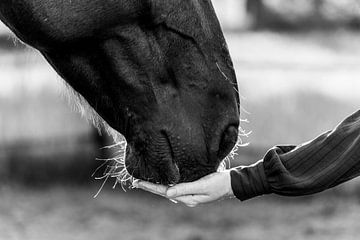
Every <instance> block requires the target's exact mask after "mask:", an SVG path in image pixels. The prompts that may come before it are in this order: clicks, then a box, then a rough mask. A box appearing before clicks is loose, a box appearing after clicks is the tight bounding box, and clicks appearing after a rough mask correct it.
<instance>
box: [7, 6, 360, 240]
mask: <svg viewBox="0 0 360 240" xmlns="http://www.w3.org/2000/svg"><path fill="white" fill-rule="evenodd" d="M213 4H214V6H215V9H216V11H217V13H218V16H219V19H220V21H221V24H222V26H223V28H224V32H225V37H226V39H227V42H228V45H229V48H230V51H231V55H232V58H233V61H234V64H235V68H236V72H237V77H238V83H239V86H240V92H241V95H242V106H243V108H244V109H245V110H246V111H243V114H242V118H243V119H247V120H248V123H244V124H243V128H244V129H246V130H247V131H248V132H250V131H251V132H252V133H251V134H250V136H249V137H248V138H246V139H243V141H244V142H249V143H250V145H249V146H247V147H243V148H240V150H239V151H238V155H237V156H236V157H235V159H234V160H233V161H232V166H236V165H247V164H250V163H253V162H255V161H257V160H258V159H261V158H262V156H263V155H264V154H265V153H266V151H267V150H268V149H269V148H271V147H272V146H274V145H278V144H283V143H285V144H299V143H302V142H305V141H308V140H310V139H312V138H313V137H315V136H317V135H319V134H320V133H322V132H323V131H325V130H328V129H331V128H333V127H335V126H336V124H338V123H339V122H340V121H341V120H342V119H343V118H345V117H346V116H347V115H349V114H351V113H352V112H354V111H356V110H357V109H359V105H358V103H359V100H360V94H358V91H359V90H360V80H359V79H358V78H359V76H360V41H359V37H360V32H359V30H360V1H359V0H341V1H340V0H247V1H246V0H213ZM66 95H67V93H66V88H65V86H64V84H63V82H62V80H61V79H60V78H59V77H58V76H57V75H56V73H55V72H54V70H52V69H51V68H50V66H49V65H48V64H47V63H46V62H45V60H44V59H43V58H42V57H41V56H40V55H39V53H38V52H37V51H35V50H34V49H31V48H28V47H26V46H24V45H23V44H22V43H20V42H18V41H17V40H14V38H13V37H12V35H11V33H10V32H9V31H8V29H6V27H4V26H3V25H0V239H7V240H8V239H49V238H51V239H80V240H82V239H134V240H137V239H156V240H162V239H179V240H180V239H181V240H202V239H210V240H212V239H214V240H217V239H228V240H231V239H254V240H257V239H274V240H279V239H289V238H291V239H293V240H295V239H305V238H306V239H327V240H328V239H346V240H347V239H358V236H359V234H360V230H359V229H360V228H359V227H360V181H359V180H356V179H355V180H353V181H351V182H349V183H346V184H344V185H342V186H339V187H337V188H335V189H332V190H329V191H327V192H325V193H322V194H318V195H314V196H308V197H301V198H285V197H279V196H273V195H271V196H264V197H259V198H257V199H254V200H250V201H247V202H244V203H241V202H239V201H237V200H235V199H234V200H228V201H223V202H221V203H218V204H211V205H206V206H201V207H198V208H195V209H188V208H186V207H183V206H181V205H175V204H173V203H170V202H168V201H167V200H165V199H162V198H160V197H157V196H153V195H150V194H147V193H144V192H141V191H137V190H130V191H128V192H126V193H125V192H123V190H122V189H121V188H116V189H115V190H113V189H112V188H111V184H112V183H113V182H111V181H110V183H109V185H106V186H105V187H104V189H103V191H102V192H101V194H100V195H99V196H98V197H97V198H95V199H94V198H93V196H94V195H95V194H96V192H97V190H98V189H99V188H100V185H101V184H102V181H95V180H94V177H92V176H91V174H92V173H93V172H94V170H95V169H96V168H97V166H99V164H101V162H99V161H96V160H95V158H96V157H101V156H104V155H105V156H107V155H108V154H111V153H106V152H104V150H101V147H103V146H106V145H108V144H111V141H110V140H109V139H108V138H107V137H106V136H103V137H100V136H99V135H98V134H97V131H96V130H95V129H94V128H93V127H92V126H91V124H89V123H88V122H87V121H86V120H85V119H83V118H82V117H81V116H80V114H79V113H77V112H76V111H74V110H73V104H72V103H71V102H70V103H68V101H67V100H66Z"/></svg>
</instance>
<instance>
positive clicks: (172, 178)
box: [161, 130, 181, 184]
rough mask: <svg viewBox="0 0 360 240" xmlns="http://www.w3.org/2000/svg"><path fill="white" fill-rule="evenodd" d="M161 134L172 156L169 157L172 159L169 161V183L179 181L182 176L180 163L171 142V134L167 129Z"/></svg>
mask: <svg viewBox="0 0 360 240" xmlns="http://www.w3.org/2000/svg"><path fill="white" fill-rule="evenodd" d="M161 135H162V136H163V138H164V139H165V140H166V142H167V146H168V150H169V153H170V157H171V159H169V160H170V161H171V162H170V163H169V170H170V171H171V172H169V175H168V182H169V184H174V183H178V182H179V181H180V178H181V177H180V169H179V165H178V163H177V161H176V158H175V153H174V149H173V147H172V144H171V138H170V137H169V134H168V133H167V132H166V131H165V130H162V131H161Z"/></svg>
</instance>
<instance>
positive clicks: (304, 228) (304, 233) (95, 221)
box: [0, 187, 360, 240]
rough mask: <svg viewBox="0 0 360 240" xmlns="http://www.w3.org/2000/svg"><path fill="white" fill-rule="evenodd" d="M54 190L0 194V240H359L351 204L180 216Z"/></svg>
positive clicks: (147, 204)
mask: <svg viewBox="0 0 360 240" xmlns="http://www.w3.org/2000/svg"><path fill="white" fill-rule="evenodd" d="M95 192H96V188H82V187H56V188H52V189H43V190H39V189H37V190H29V189H24V188H21V187H3V188H2V190H1V191H0V239H4V240H12V239H28V240H32V239H33V240H42V239H44V240H45V239H53V240H57V239H70V240H72V239H74V240H75V239H76V240H82V239H84V240H85V239H102V240H113V239H121V240H127V239H129V240H130V239H131V240H140V239H146V240H163V239H164V240H168V239H174V240H202V239H207V240H219V239H224V240H232V239H234V240H235V239H237V240H239V239H240V240H258V239H268V240H272V239H273V240H281V239H284V240H287V239H292V240H297V239H309V240H311V239H314V240H315V239H316V240H322V239H324V240H331V239H337V240H338V239H342V240H351V239H358V236H359V234H360V228H359V227H360V211H359V210H360V206H359V201H358V200H357V199H356V198H353V197H352V198H337V197H336V196H334V195H330V196H328V195H326V194H325V195H324V196H321V197H317V198H301V199H291V198H280V197H274V196H270V197H260V198H258V199H256V200H252V201H247V202H243V203H241V202H240V201H238V200H236V199H232V200H227V201H224V202H221V203H215V204H211V205H205V206H200V207H197V208H187V207H184V206H182V205H180V204H178V205H176V204H174V203H171V202H169V201H167V200H166V199H162V198H160V197H154V196H151V195H149V194H145V193H141V192H139V191H132V192H128V193H121V192H119V191H115V192H111V191H104V192H102V194H101V195H100V196H99V197H98V198H96V199H93V198H92V196H93V194H94V193H95Z"/></svg>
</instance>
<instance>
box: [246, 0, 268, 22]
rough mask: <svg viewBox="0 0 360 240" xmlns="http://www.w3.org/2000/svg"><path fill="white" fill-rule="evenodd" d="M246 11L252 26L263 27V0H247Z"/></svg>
mask: <svg viewBox="0 0 360 240" xmlns="http://www.w3.org/2000/svg"><path fill="white" fill-rule="evenodd" d="M246 11H247V13H248V14H249V16H250V17H251V18H252V22H253V27H254V28H262V27H264V23H265V22H266V21H265V20H264V18H265V17H264V16H265V11H266V10H265V5H264V2H263V0H247V1H246Z"/></svg>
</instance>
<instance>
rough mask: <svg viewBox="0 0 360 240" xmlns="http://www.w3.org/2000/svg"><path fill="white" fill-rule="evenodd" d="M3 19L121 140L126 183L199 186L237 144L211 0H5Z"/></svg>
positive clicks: (224, 53)
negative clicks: (140, 181)
mask: <svg viewBox="0 0 360 240" xmlns="http://www.w3.org/2000/svg"><path fill="white" fill-rule="evenodd" d="M4 3H5V4H4ZM0 18H1V19H2V20H3V21H4V22H5V23H6V24H7V25H8V26H9V27H10V29H12V30H13V31H14V32H15V34H16V35H17V36H18V37H19V38H20V39H22V40H23V41H24V42H26V43H28V44H29V45H31V46H33V47H35V48H37V49H38V50H40V52H41V53H42V54H43V55H44V56H45V58H46V59H47V60H48V62H49V63H50V64H51V65H52V66H53V68H54V69H55V70H56V71H57V72H58V73H59V75H60V76H62V78H63V79H64V80H65V81H66V82H67V83H68V84H69V85H70V86H71V87H72V88H73V89H74V90H75V91H76V92H78V93H79V94H80V95H81V96H82V97H83V98H84V99H86V101H87V102H88V103H89V105H90V106H91V107H92V108H93V109H94V110H95V111H96V112H97V113H98V114H99V115H100V117H101V118H102V119H104V120H105V121H106V123H107V124H109V125H110V126H111V127H112V128H113V129H115V130H116V131H118V132H119V133H121V134H123V135H124V136H125V138H126V140H127V157H126V160H125V165H126V169H127V171H128V172H129V173H130V174H131V175H132V176H133V177H135V178H139V179H144V180H149V181H152V182H158V183H163V184H171V183H177V182H186V181H193V180H196V179H198V178H200V177H202V176H204V175H207V174H209V173H212V172H214V171H216V170H217V168H218V167H219V164H220V162H221V161H222V160H223V159H224V158H225V157H226V156H227V155H228V154H229V152H230V151H231V149H232V148H233V147H234V145H235V143H236V142H237V137H238V127H239V96H238V91H237V81H236V77H235V73H234V69H233V65H232V61H231V59H230V56H229V52H228V49H227V45H226V42H225V39H224V37H223V33H222V30H221V27H220V25H219V22H218V19H217V17H216V14H215V12H214V9H213V7H212V4H211V1H210V0H137V1H136V0H132V1H130V0H118V1H114V0H77V1H41V0H5V1H3V3H0Z"/></svg>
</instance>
